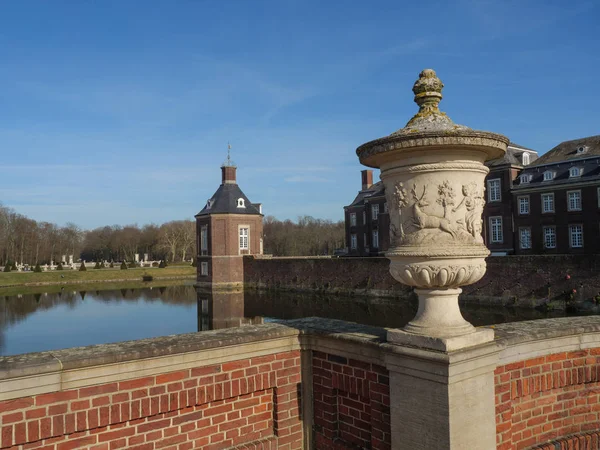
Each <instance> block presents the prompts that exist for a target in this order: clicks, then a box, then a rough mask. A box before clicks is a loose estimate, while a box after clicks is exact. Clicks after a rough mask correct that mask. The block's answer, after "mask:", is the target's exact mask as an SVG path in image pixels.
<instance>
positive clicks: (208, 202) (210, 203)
mask: <svg viewBox="0 0 600 450" xmlns="http://www.w3.org/2000/svg"><path fill="white" fill-rule="evenodd" d="M211 206H212V200H206V209H210V208H211Z"/></svg>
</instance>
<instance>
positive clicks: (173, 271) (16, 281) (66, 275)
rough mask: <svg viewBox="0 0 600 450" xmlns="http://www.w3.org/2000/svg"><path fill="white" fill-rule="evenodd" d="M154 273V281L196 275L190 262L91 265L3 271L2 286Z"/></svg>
mask: <svg viewBox="0 0 600 450" xmlns="http://www.w3.org/2000/svg"><path fill="white" fill-rule="evenodd" d="M144 275H152V277H153V278H154V279H155V280H160V279H170V278H194V277H195V276H196V268H195V267H192V266H189V265H185V266H183V265H181V266H168V267H165V268H164V269H159V268H156V267H151V268H149V267H144V268H143V269H142V268H135V269H127V270H121V269H118V268H115V269H94V268H92V267H88V269H87V270H86V271H85V272H79V271H78V270H57V271H53V272H42V273H35V272H8V273H4V272H0V288H8V287H13V286H39V285H51V284H59V285H68V284H80V283H98V282H110V281H112V282H115V281H140V282H141V281H142V276H144Z"/></svg>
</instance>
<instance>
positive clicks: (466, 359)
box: [386, 343, 499, 450]
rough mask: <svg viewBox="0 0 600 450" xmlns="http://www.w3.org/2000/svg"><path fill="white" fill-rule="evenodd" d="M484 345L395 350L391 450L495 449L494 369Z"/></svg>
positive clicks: (494, 351)
mask: <svg viewBox="0 0 600 450" xmlns="http://www.w3.org/2000/svg"><path fill="white" fill-rule="evenodd" d="M498 352H499V349H498V348H497V347H496V346H495V345H494V344H493V343H488V344H484V345H480V346H476V347H467V348H464V349H461V350H457V351H454V352H449V353H448V352H440V351H433V350H427V349H423V348H414V347H405V346H396V348H395V350H394V355H393V356H392V355H390V357H389V358H388V359H387V362H386V368H387V369H388V370H389V373H390V405H391V411H390V412H391V429H392V448H393V449H397V450H431V449H433V448H435V449H437V450H492V449H495V448H496V411H495V392H494V369H495V368H496V363H497V359H498Z"/></svg>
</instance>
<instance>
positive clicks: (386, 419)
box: [313, 352, 391, 450]
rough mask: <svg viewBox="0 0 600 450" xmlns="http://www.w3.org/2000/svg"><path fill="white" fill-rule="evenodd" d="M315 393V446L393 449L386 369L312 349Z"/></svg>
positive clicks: (326, 449) (323, 447)
mask: <svg viewBox="0 0 600 450" xmlns="http://www.w3.org/2000/svg"><path fill="white" fill-rule="evenodd" d="M313 396H314V442H315V448H316V449H318V450H321V449H324V450H328V449H355V448H372V449H391V434H390V386H389V374H388V371H387V369H385V368H384V367H381V366H378V365H375V364H369V363H365V362H361V361H356V360H353V359H347V358H345V357H342V356H338V355H331V354H325V353H321V352H313Z"/></svg>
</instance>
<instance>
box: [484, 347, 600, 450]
mask: <svg viewBox="0 0 600 450" xmlns="http://www.w3.org/2000/svg"><path fill="white" fill-rule="evenodd" d="M494 374H495V387H496V433H497V435H496V438H497V444H498V447H497V448H498V450H521V449H527V448H532V447H533V446H534V445H536V444H538V447H535V448H543V449H580V450H581V449H597V448H599V447H598V445H597V442H598V440H597V439H598V437H597V433H596V434H586V433H587V432H593V431H598V430H600V397H599V394H600V348H595V349H589V350H580V351H574V352H562V353H553V354H550V355H547V356H542V357H539V358H533V359H528V360H525V361H518V362H514V363H511V364H506V365H503V366H499V367H498V368H497V369H496V371H495V372H494ZM570 435H576V436H574V437H572V436H571V437H569V436H570ZM594 439H595V441H594ZM580 440H583V442H584V443H585V442H588V441H589V442H590V443H593V442H596V444H593V446H592V444H589V446H581V445H580V444H579V441H580ZM551 441H555V444H556V445H555V444H552V446H550V445H549V444H546V445H541V446H540V445H539V444H542V443H547V442H551ZM585 445H588V444H585Z"/></svg>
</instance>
